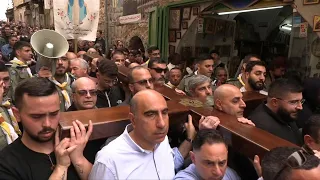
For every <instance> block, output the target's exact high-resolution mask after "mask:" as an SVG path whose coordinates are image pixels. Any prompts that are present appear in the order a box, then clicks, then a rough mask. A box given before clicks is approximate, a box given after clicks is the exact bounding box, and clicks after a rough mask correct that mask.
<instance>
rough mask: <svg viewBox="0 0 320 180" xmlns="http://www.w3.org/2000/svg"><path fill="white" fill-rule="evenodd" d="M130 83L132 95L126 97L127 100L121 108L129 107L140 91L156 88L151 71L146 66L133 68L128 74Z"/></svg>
mask: <svg viewBox="0 0 320 180" xmlns="http://www.w3.org/2000/svg"><path fill="white" fill-rule="evenodd" d="M128 81H129V84H128V89H129V91H130V95H129V96H127V97H126V100H125V101H124V102H123V103H121V104H120V106H125V105H129V104H130V101H131V99H132V97H133V96H134V95H135V94H136V93H138V92H139V91H142V90H145V89H153V88H154V86H153V82H154V79H153V78H152V76H151V74H150V71H149V69H147V68H146V67H144V66H135V67H133V68H131V69H130V70H129V73H128Z"/></svg>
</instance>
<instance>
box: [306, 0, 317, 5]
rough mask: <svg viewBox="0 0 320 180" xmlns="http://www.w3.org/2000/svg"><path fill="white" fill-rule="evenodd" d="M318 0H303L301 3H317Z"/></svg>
mask: <svg viewBox="0 0 320 180" xmlns="http://www.w3.org/2000/svg"><path fill="white" fill-rule="evenodd" d="M317 3H319V0H303V4H317Z"/></svg>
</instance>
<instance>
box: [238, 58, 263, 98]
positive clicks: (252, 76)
mask: <svg viewBox="0 0 320 180" xmlns="http://www.w3.org/2000/svg"><path fill="white" fill-rule="evenodd" d="M245 79H247V83H246V84H245V85H244V86H242V87H241V88H240V91H241V92H246V91H256V92H259V93H260V94H263V95H268V92H266V91H264V90H263V89H264V87H265V80H266V67H265V64H264V62H262V61H250V62H249V63H248V64H247V65H246V70H245Z"/></svg>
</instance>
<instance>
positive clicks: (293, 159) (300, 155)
mask: <svg viewBox="0 0 320 180" xmlns="http://www.w3.org/2000/svg"><path fill="white" fill-rule="evenodd" d="M305 153H306V152H305V151H304V150H303V149H301V150H298V151H296V152H294V153H292V154H291V155H290V156H289V157H288V159H287V160H286V162H285V164H284V165H283V167H282V168H281V169H280V171H278V173H277V174H276V175H275V176H274V179H277V178H278V177H279V176H280V175H281V173H282V172H283V171H284V170H285V169H286V168H287V167H290V168H292V169H295V168H298V167H301V166H302V165H304V164H305V163H306V162H307V158H306V156H305Z"/></svg>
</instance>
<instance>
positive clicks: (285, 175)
mask: <svg viewBox="0 0 320 180" xmlns="http://www.w3.org/2000/svg"><path fill="white" fill-rule="evenodd" d="M292 153H294V152H292ZM292 153H291V154H292ZM291 154H289V155H288V157H289V156H290V155H291ZM304 156H305V158H306V159H305V162H304V163H303V164H302V165H301V166H299V167H296V168H291V167H290V166H286V167H285V168H284V169H283V170H282V171H281V172H279V171H280V170H281V169H278V172H277V174H278V173H280V174H279V175H277V178H276V179H275V180H290V179H291V172H292V169H302V170H311V169H314V168H317V167H318V166H319V163H320V160H319V158H318V157H317V156H315V155H310V154H307V153H304ZM288 157H287V158H288ZM276 161H278V159H276ZM286 161H287V159H285V161H282V164H283V165H284V163H286ZM283 165H282V166H281V167H280V168H283ZM262 171H263V170H262ZM274 178H275V177H274ZM263 179H264V177H263Z"/></svg>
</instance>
